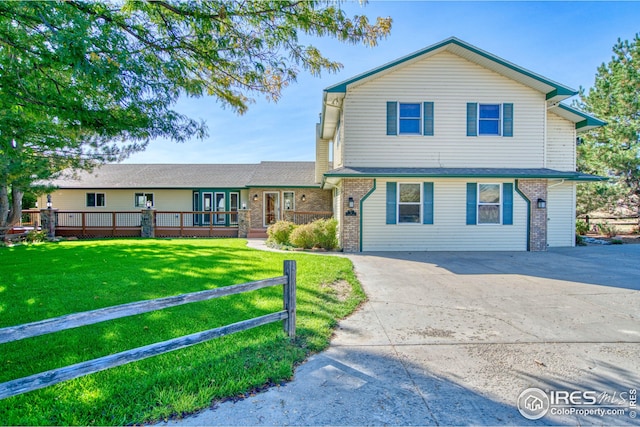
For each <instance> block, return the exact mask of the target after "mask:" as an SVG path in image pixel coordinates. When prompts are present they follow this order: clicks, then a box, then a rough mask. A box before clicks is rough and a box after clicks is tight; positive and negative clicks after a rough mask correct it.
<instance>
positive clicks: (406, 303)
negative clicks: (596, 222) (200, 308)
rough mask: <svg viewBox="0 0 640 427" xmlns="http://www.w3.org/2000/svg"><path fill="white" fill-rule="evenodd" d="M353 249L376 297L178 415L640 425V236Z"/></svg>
mask: <svg viewBox="0 0 640 427" xmlns="http://www.w3.org/2000/svg"><path fill="white" fill-rule="evenodd" d="M349 258H350V259H351V260H352V261H353V262H354V265H355V268H356V271H357V273H358V275H359V277H360V280H361V281H362V284H363V286H364V288H365V291H366V292H367V295H368V297H369V300H368V301H367V302H366V303H365V304H364V305H363V306H362V308H361V309H360V310H359V311H358V312H356V313H355V314H354V315H352V316H351V317H349V318H348V319H345V320H343V321H342V322H341V323H340V326H339V329H338V330H337V331H336V335H335V338H334V339H333V341H332V344H331V347H330V348H329V349H328V350H327V351H325V352H323V353H321V354H318V355H315V356H313V357H312V358H310V359H309V361H308V362H307V363H305V364H303V365H302V366H300V367H299V368H298V369H297V370H296V374H295V378H294V380H293V381H292V382H290V383H288V384H286V385H285V386H282V387H278V388H274V389H271V390H269V391H267V392H264V393H260V394H258V395H256V396H254V397H251V398H248V399H246V400H243V401H240V402H236V403H232V402H227V403H223V404H220V405H218V406H217V407H216V408H214V409H213V410H208V411H205V412H202V413H200V414H198V415H195V416H192V417H189V418H186V419H184V420H177V421H173V422H170V423H168V424H172V425H176V424H177V425H467V424H481V425H504V424H518V425H522V424H536V425H540V424H570V425H575V424H581V425H584V424H598V425H640V420H639V419H638V418H634V415H635V414H637V413H638V412H640V406H638V407H636V408H635V410H634V407H633V402H632V401H633V400H634V396H636V394H635V392H634V391H632V390H637V389H638V388H640V387H639V386H640V292H639V290H640V245H622V246H607V247H600V246H590V247H578V248H567V249H562V250H550V251H549V252H546V253H515V252H508V253H506V252H498V253H469V252H465V253H453V252H447V253H444V252H402V253H398V252H393V253H364V254H358V255H349ZM528 388H537V389H540V390H541V391H539V392H536V391H529V392H527V393H525V394H521V393H522V392H523V391H524V390H525V389H528ZM576 391H577V393H575V392H576ZM536 393H538V394H536ZM540 393H542V395H543V396H540ZM544 396H546V398H547V402H546V404H547V406H544V407H543V408H542V409H538V406H535V405H533V406H531V407H530V409H529V412H527V415H528V416H529V417H530V418H535V417H536V416H540V415H541V414H542V413H545V415H544V416H542V418H540V419H537V420H530V419H528V418H525V417H524V416H523V415H522V414H521V413H520V411H519V410H518V402H519V398H520V404H521V406H525V405H528V404H529V403H531V402H532V401H531V399H534V398H536V397H542V398H543V399H544ZM549 399H550V400H549ZM593 400H597V404H595V405H594V404H592V402H593ZM533 402H534V403H535V401H533ZM543 403H545V402H543ZM543 411H545V412H543ZM601 411H605V412H607V411H608V412H609V413H608V414H605V415H602V414H601V413H599V412H601ZM637 415H640V414H637Z"/></svg>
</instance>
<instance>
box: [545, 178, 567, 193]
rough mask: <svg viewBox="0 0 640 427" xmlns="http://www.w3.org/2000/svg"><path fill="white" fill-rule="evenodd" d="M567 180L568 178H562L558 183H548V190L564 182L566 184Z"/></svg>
mask: <svg viewBox="0 0 640 427" xmlns="http://www.w3.org/2000/svg"><path fill="white" fill-rule="evenodd" d="M565 181H566V179H564V178H563V179H561V180H560V182H557V183H555V184H553V185H547V190H549V189H550V188H553V187H557V186H558V185H562V184H564V182H565Z"/></svg>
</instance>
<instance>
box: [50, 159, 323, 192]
mask: <svg viewBox="0 0 640 427" xmlns="http://www.w3.org/2000/svg"><path fill="white" fill-rule="evenodd" d="M314 165H315V163H314V162H262V163H260V164H105V165H102V166H99V167H97V168H95V169H94V170H93V171H92V172H86V171H79V172H76V173H74V174H73V173H71V172H64V173H63V174H62V175H61V176H60V177H59V178H57V179H54V180H51V181H48V182H47V184H48V185H52V186H54V187H58V188H67V189H89V188H96V189H130V188H140V189H143V188H144V189H152V188H155V189H159V188H164V189H195V188H236V189H238V188H246V187H252V186H262V187H278V186H282V187H284V186H286V187H319V184H316V183H315V166H314Z"/></svg>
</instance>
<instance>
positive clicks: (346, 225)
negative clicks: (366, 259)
mask: <svg viewBox="0 0 640 427" xmlns="http://www.w3.org/2000/svg"><path fill="white" fill-rule="evenodd" d="M341 184H342V185H341V188H340V203H341V212H342V218H340V245H341V246H342V250H343V251H344V252H359V251H360V250H361V248H360V215H361V214H362V212H360V201H361V200H362V198H363V197H364V196H365V195H366V194H367V193H369V191H371V189H372V188H373V179H365V178H345V179H343V180H342V183H341ZM349 197H352V198H353V202H354V203H353V208H350V207H349ZM350 212H352V213H355V215H353V214H352V215H349V214H348V213H350Z"/></svg>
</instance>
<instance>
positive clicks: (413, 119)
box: [398, 102, 422, 135]
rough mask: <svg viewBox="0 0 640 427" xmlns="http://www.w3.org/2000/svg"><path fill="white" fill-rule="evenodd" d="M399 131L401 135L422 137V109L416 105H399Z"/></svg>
mask: <svg viewBox="0 0 640 427" xmlns="http://www.w3.org/2000/svg"><path fill="white" fill-rule="evenodd" d="M398 124H399V126H398V129H399V134H400V135H420V134H421V131H420V129H421V128H422V126H421V124H422V108H421V107H420V104H419V103H416V104H405V103H402V102H401V103H399V104H398Z"/></svg>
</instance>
